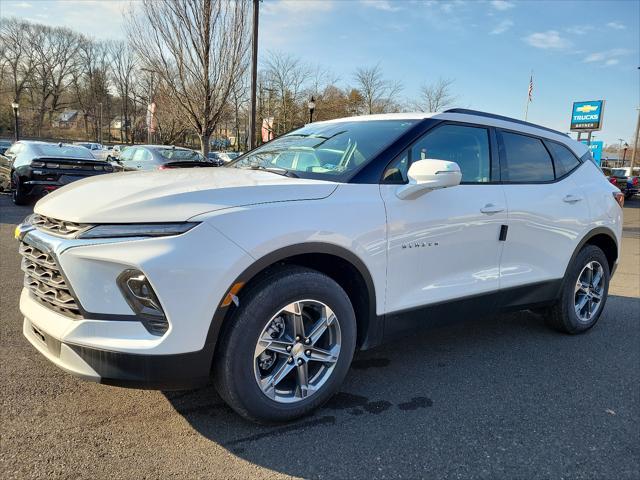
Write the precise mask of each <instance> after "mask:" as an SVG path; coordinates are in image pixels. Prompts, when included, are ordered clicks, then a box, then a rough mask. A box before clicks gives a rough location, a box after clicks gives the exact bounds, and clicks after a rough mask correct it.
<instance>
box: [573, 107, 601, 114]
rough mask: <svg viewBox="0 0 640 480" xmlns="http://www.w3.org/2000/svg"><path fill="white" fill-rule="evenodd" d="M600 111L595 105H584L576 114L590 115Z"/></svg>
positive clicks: (577, 109)
mask: <svg viewBox="0 0 640 480" xmlns="http://www.w3.org/2000/svg"><path fill="white" fill-rule="evenodd" d="M596 110H598V107H597V106H595V105H582V106H581V107H578V108H576V112H582V113H589V112H595V111H596Z"/></svg>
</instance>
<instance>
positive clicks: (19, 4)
mask: <svg viewBox="0 0 640 480" xmlns="http://www.w3.org/2000/svg"><path fill="white" fill-rule="evenodd" d="M9 5H10V6H12V7H15V8H32V7H33V5H32V4H30V3H28V2H17V3H10V4H9Z"/></svg>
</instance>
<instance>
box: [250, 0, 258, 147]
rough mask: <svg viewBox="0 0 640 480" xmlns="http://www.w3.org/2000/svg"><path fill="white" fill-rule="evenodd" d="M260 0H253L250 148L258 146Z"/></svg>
mask: <svg viewBox="0 0 640 480" xmlns="http://www.w3.org/2000/svg"><path fill="white" fill-rule="evenodd" d="M259 9H260V0H253V25H252V27H253V34H252V36H251V115H250V117H249V150H253V149H254V148H255V147H256V93H257V92H256V90H257V84H258V17H259Z"/></svg>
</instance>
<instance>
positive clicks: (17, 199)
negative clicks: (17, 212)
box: [11, 173, 29, 205]
mask: <svg viewBox="0 0 640 480" xmlns="http://www.w3.org/2000/svg"><path fill="white" fill-rule="evenodd" d="M11 184H12V185H11V200H13V203H15V204H16V205H26V204H27V203H29V196H28V195H27V193H26V192H25V191H24V190H25V189H24V185H22V182H21V181H20V177H19V176H18V175H16V174H15V173H14V174H13V176H12V177H11Z"/></svg>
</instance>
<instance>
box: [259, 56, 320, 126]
mask: <svg viewBox="0 0 640 480" xmlns="http://www.w3.org/2000/svg"><path fill="white" fill-rule="evenodd" d="M264 76H265V78H266V79H267V84H268V85H269V88H270V89H271V90H273V94H274V95H275V97H276V102H277V104H278V109H277V111H276V113H277V115H275V117H276V122H275V123H276V124H275V126H274V128H275V130H276V134H280V133H285V132H288V131H289V130H291V129H292V128H293V127H295V126H297V125H299V124H300V123H304V121H305V117H302V116H301V115H300V109H299V108H298V107H299V106H300V105H301V103H302V94H303V92H304V89H305V84H306V82H307V81H308V80H309V78H310V76H311V70H310V69H309V67H308V66H307V65H306V64H304V63H303V62H302V61H301V60H300V59H299V58H297V57H294V56H292V55H289V54H286V53H282V52H269V53H268V55H267V60H266V62H265V72H264Z"/></svg>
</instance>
